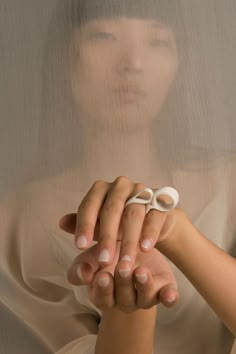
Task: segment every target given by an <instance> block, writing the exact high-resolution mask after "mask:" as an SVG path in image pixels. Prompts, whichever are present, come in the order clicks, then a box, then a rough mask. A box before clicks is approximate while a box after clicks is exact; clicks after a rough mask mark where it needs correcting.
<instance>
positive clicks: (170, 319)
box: [0, 0, 236, 354]
mask: <svg viewBox="0 0 236 354" xmlns="http://www.w3.org/2000/svg"><path fill="white" fill-rule="evenodd" d="M235 21H236V4H235V0H226V1H221V0H214V1H213V0H206V1H204V2H198V1H189V0H188V1H187V0H176V1H173V0H135V1H134V0H90V1H88V0H86V1H85V0H84V1H82V0H58V1H56V0H55V1H54V0H53V1H52V0H51V1H50V2H48V1H46V0H45V1H43V0H41V1H40V2H38V1H36V0H34V1H33V0H21V1H20V2H19V1H16V0H10V1H9V0H1V4H0V48H1V57H0V64H1V82H0V85H1V104H0V110H1V119H0V123H1V129H0V134H1V140H0V141H1V149H0V158H1V179H0V197H1V208H0V225H1V237H0V247H1V262H0V282H1V284H0V285H1V290H0V300H1V303H2V305H3V306H4V307H5V308H7V309H9V310H10V311H11V312H12V314H14V316H16V318H17V319H18V320H17V321H16V325H15V328H16V333H21V332H20V331H19V332H18V328H19V327H18V326H19V323H21V325H22V329H23V328H24V327H25V328H29V329H30V331H31V332H30V334H28V335H29V343H31V344H30V345H31V347H32V348H31V352H35V353H36V352H37V348H39V342H40V343H41V344H42V348H47V350H48V351H50V352H53V353H57V354H75V353H81V354H93V353H94V348H95V343H96V338H97V332H98V328H99V323H100V320H101V311H100V310H99V309H97V308H96V307H95V306H94V305H93V304H92V303H91V301H90V300H89V298H88V294H87V290H86V287H76V286H73V285H71V284H70V283H68V281H67V280H66V271H67V270H68V268H69V267H70V265H71V263H72V261H73V260H74V258H75V257H76V256H77V254H78V249H76V248H75V246H74V239H73V236H71V235H68V234H66V233H65V232H63V231H62V230H60V229H59V227H58V221H59V219H60V218H61V216H63V215H64V214H67V213H71V212H76V210H77V207H78V205H79V204H80V202H81V200H82V198H83V197H84V195H85V194H86V193H87V191H88V189H89V188H90V187H91V185H92V184H93V183H94V182H95V181H96V180H101V179H102V180H105V181H109V182H111V181H113V180H114V179H115V178H117V177H118V176H127V177H129V178H130V179H131V180H132V181H134V182H141V183H144V184H145V185H146V186H147V187H153V188H154V187H155V188H160V187H162V186H167V185H169V186H172V187H174V188H176V189H177V190H178V192H179V194H180V203H179V207H180V208H182V209H183V210H184V211H185V212H186V213H187V215H188V216H189V217H190V219H191V220H192V222H193V224H194V225H195V226H196V227H197V228H198V229H199V230H200V231H201V232H202V233H203V234H204V235H205V236H206V237H207V238H208V239H210V240H211V241H213V242H214V243H216V244H217V245H218V246H219V247H221V248H223V249H224V250H225V251H226V252H227V253H229V254H231V255H232V256H233V257H236V223H235V215H236V214H235V213H236V208H235V207H236V203H235V200H236V193H235V192H234V191H235V185H234V183H235V182H234V180H235V172H236V168H235V166H236V161H235V157H236V133H235V131H236V120H235V110H236V107H235V96H236V81H235V77H236V69H235V60H236V52H235V40H236V26H235ZM171 267H172V268H173V271H174V274H175V275H176V278H177V281H178V285H179V291H180V302H179V304H178V305H177V306H176V307H175V308H174V309H171V310H168V309H166V308H164V307H162V306H160V309H159V313H158V317H157V323H156V332H155V333H156V336H155V345H154V354H155V353H158V354H172V353H181V354H185V353H186V354H187V353H188V354H189V353H191V354H199V353H204V354H208V353H209V354H210V353H214V354H223V353H224V354H226V353H228V354H230V353H232V354H234V350H235V349H233V343H234V337H233V335H232V334H231V333H230V332H229V330H228V329H227V328H226V327H225V325H224V324H223V323H222V321H221V320H220V319H219V318H218V317H217V315H216V314H215V313H214V312H213V311H212V310H211V309H210V307H209V306H208V304H207V303H206V302H205V301H204V300H203V299H202V297H201V296H200V295H199V294H198V292H197V291H196V289H195V288H194V287H193V286H192V285H191V284H190V282H189V281H188V280H187V279H186V278H185V277H184V275H183V274H182V273H181V272H180V271H179V270H178V269H177V268H176V267H175V266H174V265H173V264H172V263H171ZM2 318H3V319H2ZM1 321H7V319H6V317H4V316H3V317H1V320H0V322H1ZM11 326H12V325H11ZM1 328H3V330H2V331H1V333H3V336H4V328H5V326H4V323H1ZM6 328H7V327H6ZM12 331H14V325H13V326H12ZM31 333H32V337H33V334H34V335H35V338H36V339H37V340H35V342H34V341H31V339H32V338H31ZM1 335H2V334H1ZM16 337H17V336H16ZM30 338H31V339H30ZM170 338H171V340H170ZM21 341H22V335H19V338H18V337H17V338H16V340H15V346H16V348H15V352H16V353H18V354H19V353H21V352H22V353H23V352H24V354H26V352H27V350H28V349H25V347H23V346H22V347H21ZM2 343H4V346H5V347H6V348H1V352H3V353H5V352H9V351H8V348H9V345H10V344H7V341H6V342H2ZM11 345H12V343H11ZM43 350H44V349H42V351H41V352H42V353H43ZM231 351H232V352H231ZM29 352H30V351H29ZM46 352H47V351H46V349H45V353H46ZM11 353H14V352H13V349H12V351H11Z"/></svg>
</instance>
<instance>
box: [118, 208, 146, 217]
mask: <svg viewBox="0 0 236 354" xmlns="http://www.w3.org/2000/svg"><path fill="white" fill-rule="evenodd" d="M143 208H144V207H143V206H142V209H143ZM142 216H143V211H142V210H141V208H140V207H137V206H135V207H129V206H128V207H127V208H125V210H124V212H123V217H124V220H127V219H128V220H130V219H136V218H141V217H142Z"/></svg>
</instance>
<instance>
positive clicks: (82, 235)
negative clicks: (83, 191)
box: [75, 181, 110, 249]
mask: <svg viewBox="0 0 236 354" xmlns="http://www.w3.org/2000/svg"><path fill="white" fill-rule="evenodd" d="M109 187H110V183H107V182H103V181H97V182H95V183H94V184H93V186H92V187H91V189H90V190H89V192H88V193H87V195H86V196H85V197H84V199H83V200H82V202H81V204H80V206H79V208H78V212H77V219H76V229H75V244H76V246H77V247H78V248H79V249H86V248H88V247H89V246H90V244H91V242H92V240H93V237H94V230H95V226H96V223H97V219H98V215H99V212H100V209H101V207H102V205H103V203H104V200H105V198H106V195H107V192H108V190H109Z"/></svg>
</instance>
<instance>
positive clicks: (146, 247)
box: [141, 240, 152, 249]
mask: <svg viewBox="0 0 236 354" xmlns="http://www.w3.org/2000/svg"><path fill="white" fill-rule="evenodd" d="M141 246H142V247H143V248H145V249H149V248H151V246H152V242H151V241H150V240H144V241H143V242H142V243H141Z"/></svg>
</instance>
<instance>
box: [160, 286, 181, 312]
mask: <svg viewBox="0 0 236 354" xmlns="http://www.w3.org/2000/svg"><path fill="white" fill-rule="evenodd" d="M159 299H160V301H161V303H162V304H163V305H164V306H165V307H168V308H170V307H174V306H175V305H176V304H177V302H178V300H179V292H178V289H177V286H176V285H175V284H173V283H170V284H167V285H165V286H163V287H162V288H161V290H160V291H159Z"/></svg>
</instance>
